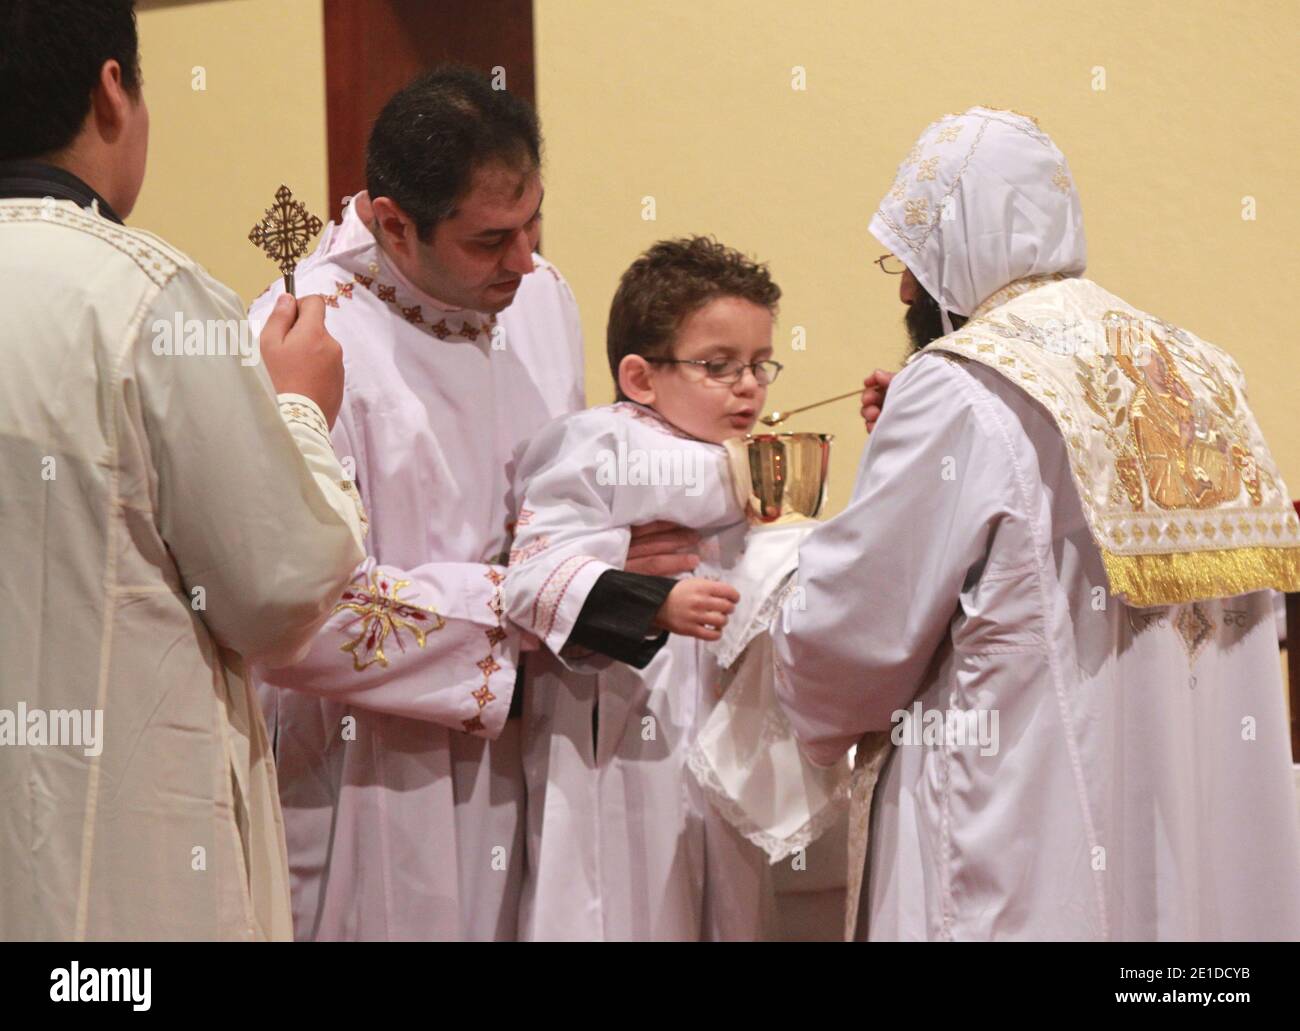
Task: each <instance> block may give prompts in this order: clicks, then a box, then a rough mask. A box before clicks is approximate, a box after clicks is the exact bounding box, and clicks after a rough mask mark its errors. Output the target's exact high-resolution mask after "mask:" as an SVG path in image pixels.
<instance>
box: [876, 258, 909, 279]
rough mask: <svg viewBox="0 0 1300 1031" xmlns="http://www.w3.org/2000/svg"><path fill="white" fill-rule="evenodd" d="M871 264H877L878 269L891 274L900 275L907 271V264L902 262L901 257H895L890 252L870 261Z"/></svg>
mask: <svg viewBox="0 0 1300 1031" xmlns="http://www.w3.org/2000/svg"><path fill="white" fill-rule="evenodd" d="M872 264H873V265H879V266H880V271H881V272H884V273H886V274H887V275H891V276H901V275H902V274H903V273H904V272H906V271H907V266H906V265H905V264H903V259H902V258H896V257H894V256H893V255H892V254H882V255H881V256H880V257H879V258H877V259H876V260H875V261H873V262H872Z"/></svg>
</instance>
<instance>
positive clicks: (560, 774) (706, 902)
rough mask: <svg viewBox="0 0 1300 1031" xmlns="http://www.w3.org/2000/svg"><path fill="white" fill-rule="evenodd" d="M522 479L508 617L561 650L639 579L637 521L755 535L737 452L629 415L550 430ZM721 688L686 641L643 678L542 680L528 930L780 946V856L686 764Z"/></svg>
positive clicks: (575, 669)
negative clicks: (588, 614) (719, 804)
mask: <svg viewBox="0 0 1300 1031" xmlns="http://www.w3.org/2000/svg"><path fill="white" fill-rule="evenodd" d="M517 482H518V487H517V490H516V493H517V494H519V495H520V496H521V498H522V501H521V505H522V508H521V510H520V515H519V525H518V528H517V531H516V539H515V545H514V550H513V551H512V553H511V562H510V568H509V570H508V573H507V577H506V583H505V602H506V611H507V612H508V614H509V616H510V619H511V620H512V621H513V622H515V623H517V624H519V625H520V626H522V627H525V628H527V629H528V630H530V631H531V632H532V633H533V634H535V635H536V636H537V637H538V638H539V639H541V640H542V641H543V643H544V644H545V645H546V647H547V648H548V649H550V651H551V652H552V653H556V654H559V653H561V652H562V650H563V649H564V645H565V642H566V641H568V640H569V636H570V634H571V633H572V632H573V629H574V625H575V622H576V621H577V618H578V615H579V613H580V612H581V611H582V608H583V605H584V602H585V601H586V598H587V595H588V593H589V592H590V591H591V589H592V587H593V585H594V584H595V582H596V580H597V579H598V578H599V577H600V576H601V575H602V574H603V573H604V572H606V571H608V570H611V569H622V567H623V564H624V561H625V560H626V558H627V549H628V544H629V541H630V538H631V530H630V528H631V527H632V526H636V525H642V524H645V523H650V522H653V521H655V520H659V519H668V520H671V521H673V522H675V523H677V524H679V525H681V526H686V527H690V528H692V529H696V530H699V531H701V532H703V533H704V534H705V544H704V547H703V551H704V553H705V554H708V553H709V551H710V550H711V548H712V549H713V550H716V547H717V544H718V541H717V537H716V534H717V533H722V532H725V533H728V534H735V533H739V534H741V535H743V534H744V532H745V523H744V522H743V519H742V513H741V509H740V506H739V502H738V501H737V500H736V498H735V496H734V494H733V491H732V489H731V486H730V480H729V473H728V470H727V458H726V453H725V451H724V449H723V448H722V447H720V446H718V445H715V444H708V443H705V442H702V441H698V440H695V439H693V438H690V437H687V436H685V435H683V434H681V433H680V432H679V431H677V430H676V429H675V428H674V427H672V426H671V425H670V424H669V423H667V422H666V421H664V420H663V419H661V418H660V417H659V416H658V415H657V414H656V413H655V412H654V411H653V410H651V409H648V408H644V407H642V406H640V405H635V404H632V403H629V402H624V403H620V404H615V405H610V406H606V407H602V408H596V409H591V410H588V411H585V412H581V413H579V414H577V415H573V416H570V417H568V418H566V419H563V420H560V421H558V422H556V423H555V424H553V425H551V426H549V427H547V428H546V429H545V430H544V431H543V432H541V433H540V434H538V435H537V436H536V439H535V440H534V441H533V442H532V444H531V445H530V446H529V448H528V449H527V450H526V451H525V452H524V453H523V455H522V457H521V459H520V462H519V466H518V472H517ZM530 665H531V660H530ZM566 665H569V666H570V668H565V666H566ZM593 668H598V669H599V671H598V672H595V673H590V672H589V670H591V669H593ZM717 679H718V675H717V671H716V665H715V663H714V660H713V659H712V657H710V656H706V655H705V654H704V653H703V650H702V649H701V648H700V647H699V646H698V642H697V641H696V640H695V639H694V638H689V637H682V636H679V635H676V634H673V635H670V636H669V638H668V641H667V643H666V644H665V645H664V646H663V648H662V649H661V650H660V651H659V652H658V653H657V654H656V655H655V656H654V658H653V659H651V660H650V662H649V664H648V665H647V666H646V668H645V669H642V670H638V669H635V668H633V667H631V666H629V665H625V664H623V663H621V662H609V661H600V660H599V659H598V658H597V659H596V660H594V661H588V662H581V661H576V660H569V661H567V662H566V661H564V660H561V659H556V658H554V657H553V656H550V657H548V659H547V665H546V667H544V671H543V672H540V673H539V674H538V675H537V676H535V677H533V678H531V679H530V681H529V685H528V693H527V695H526V698H525V704H526V707H527V709H526V721H525V726H526V728H527V732H528V739H529V740H528V745H527V749H526V755H525V768H526V771H527V776H528V809H529V813H528V825H529V828H528V843H529V862H528V872H527V875H526V878H525V893H524V902H523V907H522V917H521V935H523V936H526V937H529V938H533V939H546V940H552V939H586V940H605V941H628V940H677V941H682V940H686V941H694V940H699V939H700V938H754V937H760V936H762V935H764V934H765V933H767V928H768V926H769V925H770V921H771V912H770V908H771V906H772V899H771V894H770V892H771V888H770V882H769V880H768V876H767V871H766V870H765V869H764V867H765V859H766V857H765V856H764V854H763V853H762V852H761V851H760V850H759V849H758V848H756V847H755V846H753V845H751V844H750V843H749V842H747V841H745V840H744V839H743V838H742V837H741V836H740V835H739V834H738V833H737V832H736V831H735V829H734V828H732V827H731V826H730V824H728V823H727V822H726V821H725V820H724V819H723V818H722V817H721V816H720V814H718V813H717V812H716V811H715V810H714V809H713V808H712V807H711V806H708V805H706V804H705V803H704V800H703V797H702V794H701V792H700V790H699V787H698V785H697V784H696V783H695V781H694V779H693V778H692V777H691V776H690V774H689V772H688V770H687V767H686V758H687V753H688V748H689V746H690V744H691V743H692V741H693V739H694V735H695V733H696V732H697V729H698V727H699V725H700V724H701V723H702V722H703V721H704V719H705V718H707V716H708V713H709V712H710V711H711V709H712V707H713V704H714V701H715V698H714V696H713V693H712V685H714V684H715V683H716V682H717ZM593 719H594V729H595V737H594V739H593Z"/></svg>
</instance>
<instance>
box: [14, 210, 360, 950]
mask: <svg viewBox="0 0 1300 1031" xmlns="http://www.w3.org/2000/svg"><path fill="white" fill-rule="evenodd" d="M0 268H2V269H3V275H0V306H3V309H4V312H5V322H4V325H3V327H2V328H0V364H3V366H4V369H5V374H4V376H3V377H2V378H0V440H2V441H3V445H0V474H2V477H3V482H4V487H3V489H2V490H0V550H2V551H3V554H4V564H5V576H4V581H3V587H2V588H0V593H2V594H3V595H4V601H5V606H4V608H5V617H4V619H3V620H0V870H2V871H3V875H2V876H0V938H5V939H11V940H17V939H62V940H74V939H75V940H84V939H143V940H150V941H167V940H179V939H200V940H203V939H262V938H280V939H286V938H288V937H289V936H290V933H291V927H290V919H289V892H288V884H287V870H286V868H285V858H284V836H283V831H282V827H281V823H280V812H279V804H278V802H277V800H276V797H275V771H274V768H273V763H272V761H271V756H270V747H269V744H268V741H267V737H266V731H265V727H264V726H263V723H262V718H261V715H260V714H259V712H258V708H257V700H256V696H255V695H254V692H253V688H252V685H251V683H250V681H249V679H248V677H247V675H246V671H245V663H246V661H252V660H258V659H271V658H281V659H283V658H292V656H293V654H294V653H295V652H296V651H297V650H298V649H299V648H300V647H301V646H303V645H305V644H306V643H307V642H308V641H309V640H310V638H311V636H312V634H313V633H314V632H315V630H316V629H317V627H319V626H320V624H321V623H322V621H323V620H324V618H325V617H326V616H327V615H328V613H329V611H330V608H331V607H332V605H333V603H334V599H335V598H336V597H337V595H338V592H339V591H340V590H341V589H342V588H343V586H344V585H345V584H346V583H347V580H348V577H349V576H350V575H351V570H352V567H353V566H354V565H355V564H356V562H357V561H358V560H359V558H360V557H361V549H360V544H359V539H360V519H359V512H358V509H357V507H356V505H355V503H354V501H353V500H352V497H349V495H348V494H347V493H346V492H345V490H344V489H342V488H341V483H342V481H343V472H342V470H341V469H340V467H339V463H338V461H337V460H336V459H335V457H334V454H333V452H332V451H331V450H330V447H329V437H328V428H327V427H326V425H325V421H324V418H323V417H322V416H321V414H320V412H319V409H317V408H316V407H315V405H313V404H312V403H311V402H309V401H307V400H306V399H305V398H294V397H292V396H290V395H286V396H285V397H284V398H282V399H281V400H282V402H284V403H282V404H281V405H280V407H279V411H277V405H276V400H275V394H274V388H273V387H272V385H271V381H270V379H269V377H268V376H267V374H266V370H265V369H264V368H263V367H262V366H261V365H259V364H254V360H255V354H256V352H255V351H254V349H253V348H252V346H246V347H245V353H244V354H243V355H241V354H240V352H239V348H240V338H239V325H240V320H241V319H242V317H243V314H244V312H243V308H242V306H241V305H240V303H239V301H238V299H237V298H236V297H235V295H234V294H233V293H231V291H229V290H228V289H226V288H225V287H224V286H222V285H221V284H219V283H217V282H215V281H214V280H213V279H212V278H211V277H210V276H208V274H207V273H206V272H204V271H203V269H202V268H200V267H199V266H198V265H196V264H195V263H194V262H193V261H191V260H190V259H189V258H187V257H186V256H185V255H183V254H181V253H180V252H179V251H177V250H175V249H174V248H172V247H170V246H168V245H167V244H166V243H164V242H163V241H161V240H159V239H158V238H157V237H155V236H153V235H151V234H149V233H146V232H143V231H140V230H137V229H130V228H126V227H123V226H121V225H119V224H116V223H115V222H112V221H110V220H109V219H107V218H105V217H101V216H100V215H98V214H96V213H94V212H93V211H90V210H83V209H81V208H80V207H78V206H77V204H75V203H72V202H70V201H57V202H56V201H54V200H52V199H47V200H40V201H38V200H30V201H29V200H22V199H14V200H3V201H0ZM216 327H219V328H220V329H221V331H222V333H223V334H224V333H225V332H226V331H227V330H229V331H231V334H232V335H230V336H226V335H222V336H220V337H217V336H216V335H215V334H214V333H213V330H214V328H216ZM178 328H179V334H178V335H176V330H177V329H178ZM243 342H244V344H245V345H252V344H254V343H256V341H253V340H250V339H248V338H245V339H244V341H243ZM210 345H211V347H210ZM222 351H224V352H226V353H221V352H222ZM231 352H233V353H231ZM304 459H305V461H304ZM353 496H354V495H353ZM24 710H25V711H26V715H27V717H28V718H27V719H23V720H19V721H17V722H16V723H15V722H14V721H13V719H12V718H13V717H15V716H17V715H18V713H19V712H22V711H24ZM36 714H41V715H40V716H37V715H36ZM83 716H84V717H86V722H83V721H82V720H81V719H78V718H77V717H83ZM100 718H102V725H100V726H99V728H98V731H96V727H95V720H97V719H100ZM33 719H35V720H36V722H32V720H33ZM70 721H71V722H70ZM38 723H39V724H40V725H42V726H43V727H44V729H43V730H41V731H40V732H39V733H37V724H38ZM15 730H17V731H18V736H17V737H16V738H15V737H13V736H11V735H12V734H13V732H14V731H15ZM71 731H79V732H80V733H77V734H74V735H73V737H72V738H69V737H68V732H71ZM87 732H89V734H90V735H91V736H92V737H94V738H95V740H93V741H92V740H88V739H87V737H86V733H87Z"/></svg>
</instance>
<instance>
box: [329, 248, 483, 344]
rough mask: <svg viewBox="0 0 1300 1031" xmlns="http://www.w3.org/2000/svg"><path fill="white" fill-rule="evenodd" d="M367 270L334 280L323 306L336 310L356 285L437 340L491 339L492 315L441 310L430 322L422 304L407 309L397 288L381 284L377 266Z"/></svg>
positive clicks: (351, 293)
mask: <svg viewBox="0 0 1300 1031" xmlns="http://www.w3.org/2000/svg"><path fill="white" fill-rule="evenodd" d="M370 271H371V273H372V274H371V275H368V276H367V275H363V274H362V273H360V272H354V273H352V281H351V282H340V281H339V280H335V281H334V292H333V293H331V294H326V295H325V297H324V300H325V305H326V307H329V308H337V307H339V301H340V300H344V301H350V300H352V296H353V294H354V292H355V291H356V288H357V287H358V286H359V287H361V288H362V289H363V290H368V291H369V292H370V293H372V294H374V295H375V296H376V297H378V298H379V299H380V300H381V301H383V302H384V303H385V304H387V305H389V306H390V307H392V308H393V309H394V310H396V311H398V312H400V313H401V315H402V318H404V319H405V320H406V321H407V322H409V323H410V324H411V325H413V326H419V327H420V328H421V329H422V330H424V332H426V333H428V334H429V335H430V336H435V337H437V338H438V339H439V340H450V339H452V338H457V339H464V340H473V341H477V340H478V339H479V337H480V336H481V337H482V338H483V339H484V340H485V341H486V340H489V339H491V337H492V333H493V331H494V330H495V329H496V326H497V317H496V316H495V315H484V314H482V313H481V312H476V311H465V310H461V311H442V310H438V309H435V311H436V312H437V316H436V317H437V318H438V321H437V322H430V321H429V320H428V319H426V318H425V317H424V308H423V306H422V305H419V304H413V305H411V306H410V307H407V306H406V305H404V304H402V303H401V302H400V301H399V300H398V299H397V287H396V286H394V285H391V284H389V283H384V282H382V281H381V280H380V279H379V278H378V266H376V265H375V264H374V263H371V266H370ZM432 317H434V316H431V318H432Z"/></svg>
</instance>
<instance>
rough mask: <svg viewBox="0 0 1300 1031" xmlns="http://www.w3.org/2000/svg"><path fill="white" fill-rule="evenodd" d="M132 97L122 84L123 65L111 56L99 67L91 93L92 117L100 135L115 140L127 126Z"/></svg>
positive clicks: (104, 138) (110, 140)
mask: <svg viewBox="0 0 1300 1031" xmlns="http://www.w3.org/2000/svg"><path fill="white" fill-rule="evenodd" d="M130 105H131V97H130V96H129V95H128V94H127V92H126V87H125V86H124V85H123V84H122V66H121V65H120V64H118V63H117V61H116V60H114V59H112V58H109V59H108V60H107V61H105V62H104V64H103V66H102V67H101V68H100V69H99V79H98V81H97V82H96V83H95V88H94V89H93V90H92V91H91V94H90V117H91V118H92V119H93V120H94V126H95V130H96V131H97V133H98V135H99V137H100V138H101V139H103V140H107V141H108V142H110V143H111V142H113V141H114V140H116V139H117V138H118V136H119V135H121V133H122V130H123V129H124V128H125V126H126V119H127V114H128V110H129V108H130Z"/></svg>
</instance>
